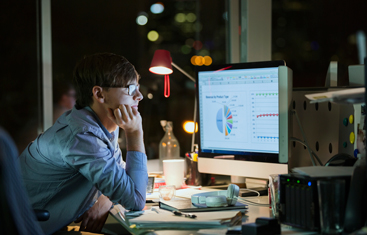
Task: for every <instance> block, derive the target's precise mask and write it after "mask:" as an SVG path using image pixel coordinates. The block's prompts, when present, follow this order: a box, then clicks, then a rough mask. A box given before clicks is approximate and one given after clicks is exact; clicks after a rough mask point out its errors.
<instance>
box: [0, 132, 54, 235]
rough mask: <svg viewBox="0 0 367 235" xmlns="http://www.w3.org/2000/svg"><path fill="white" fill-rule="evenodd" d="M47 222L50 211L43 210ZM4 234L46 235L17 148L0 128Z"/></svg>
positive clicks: (0, 216) (0, 197) (0, 207)
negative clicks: (30, 200) (23, 172)
mask: <svg viewBox="0 0 367 235" xmlns="http://www.w3.org/2000/svg"><path fill="white" fill-rule="evenodd" d="M39 213H40V216H41V217H40V220H47V218H48V216H49V214H48V212H47V211H39ZM0 234H22V235H23V234H37V235H38V234H44V233H43V231H42V229H41V227H40V225H39V224H38V221H37V217H36V214H35V212H34V211H33V210H32V208H31V206H30V202H29V199H28V195H27V193H26V190H25V188H24V186H23V182H22V178H21V171H20V167H19V163H18V151H17V148H16V146H15V144H14V142H13V140H12V138H11V137H10V136H9V134H8V133H7V132H6V131H5V130H4V129H3V128H1V127H0Z"/></svg>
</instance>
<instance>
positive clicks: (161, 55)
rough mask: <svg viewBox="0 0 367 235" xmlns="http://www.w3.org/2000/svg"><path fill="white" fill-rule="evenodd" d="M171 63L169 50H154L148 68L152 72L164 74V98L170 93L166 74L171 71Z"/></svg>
mask: <svg viewBox="0 0 367 235" xmlns="http://www.w3.org/2000/svg"><path fill="white" fill-rule="evenodd" d="M171 63H172V58H171V54H170V53H169V51H166V50H156V51H155V53H154V56H153V60H152V63H151V64H150V68H149V71H150V72H152V73H155V74H161V75H164V96H165V97H166V98H168V97H169V96H170V93H171V91H170V85H169V76H168V74H171V73H172V72H173V70H172V65H171Z"/></svg>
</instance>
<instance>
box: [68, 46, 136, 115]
mask: <svg viewBox="0 0 367 235" xmlns="http://www.w3.org/2000/svg"><path fill="white" fill-rule="evenodd" d="M138 76H139V75H138V73H137V72H136V70H135V67H134V66H133V65H132V64H131V63H130V62H129V61H128V60H127V59H126V58H125V57H123V56H120V55H115V54H112V53H99V54H94V55H91V56H86V57H84V58H83V59H82V60H80V61H79V62H78V64H77V65H76V66H75V69H74V76H73V83H74V87H75V90H76V95H77V100H76V103H77V105H78V106H79V107H80V108H83V107H86V106H88V105H91V104H92V102H93V99H92V96H93V94H92V88H93V87H94V86H100V87H106V88H108V87H124V86H126V85H127V84H128V83H129V82H130V81H134V80H138Z"/></svg>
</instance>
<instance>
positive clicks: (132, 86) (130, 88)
mask: <svg viewBox="0 0 367 235" xmlns="http://www.w3.org/2000/svg"><path fill="white" fill-rule="evenodd" d="M109 88H127V94H129V95H131V96H134V95H135V94H136V92H137V91H138V90H139V88H140V84H138V85H135V84H130V85H127V86H122V87H109Z"/></svg>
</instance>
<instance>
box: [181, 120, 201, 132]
mask: <svg viewBox="0 0 367 235" xmlns="http://www.w3.org/2000/svg"><path fill="white" fill-rule="evenodd" d="M183 129H184V130H185V131H186V132H187V133H189V134H192V133H193V132H194V122H193V121H186V122H185V123H184V124H183ZM195 132H198V123H196V127H195Z"/></svg>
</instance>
